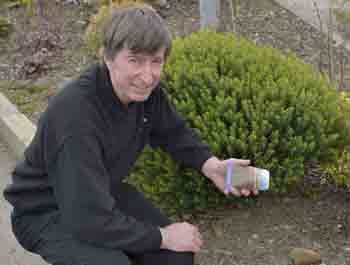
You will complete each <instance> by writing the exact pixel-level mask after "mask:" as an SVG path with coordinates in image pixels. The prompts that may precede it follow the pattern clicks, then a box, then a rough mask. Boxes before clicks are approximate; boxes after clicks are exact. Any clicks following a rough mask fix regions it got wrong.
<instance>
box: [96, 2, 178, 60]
mask: <svg viewBox="0 0 350 265" xmlns="http://www.w3.org/2000/svg"><path fill="white" fill-rule="evenodd" d="M171 41H172V38H171V33H170V31H169V30H168V28H167V26H166V25H165V22H164V20H163V19H162V18H161V17H160V16H159V15H158V14H157V12H156V11H155V10H154V9H153V8H152V7H150V6H148V5H133V6H127V7H120V8H116V9H115V10H114V11H113V12H112V14H111V17H110V18H109V19H108V21H107V23H106V24H105V25H104V30H103V38H102V44H103V55H104V57H105V58H106V59H108V60H113V59H114V58H115V56H116V55H117V53H118V52H119V51H120V50H122V49H123V48H127V49H130V50H132V51H134V52H146V53H149V54H153V53H156V52H157V51H159V50H160V49H161V48H165V57H167V56H168V55H169V53H170V50H171Z"/></svg>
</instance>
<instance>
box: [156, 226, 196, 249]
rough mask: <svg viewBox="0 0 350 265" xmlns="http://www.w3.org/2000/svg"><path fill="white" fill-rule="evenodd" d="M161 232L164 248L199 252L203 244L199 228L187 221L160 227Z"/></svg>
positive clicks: (162, 246)
mask: <svg viewBox="0 0 350 265" xmlns="http://www.w3.org/2000/svg"><path fill="white" fill-rule="evenodd" d="M160 232H161V234H162V245H161V248H163V249H169V250H173V251H190V252H198V251H199V250H200V248H201V246H202V244H203V240H202V236H201V234H200V232H199V230H198V228H197V227H196V226H194V225H191V224H189V223H187V222H183V223H174V224H171V225H168V226H166V227H163V228H160Z"/></svg>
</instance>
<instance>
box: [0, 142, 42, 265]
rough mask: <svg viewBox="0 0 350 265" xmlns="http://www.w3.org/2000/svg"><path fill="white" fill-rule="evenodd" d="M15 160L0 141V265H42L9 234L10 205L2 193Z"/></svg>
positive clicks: (38, 259)
mask: <svg viewBox="0 0 350 265" xmlns="http://www.w3.org/2000/svg"><path fill="white" fill-rule="evenodd" d="M14 164H15V159H14V158H13V156H11V154H10V153H9V150H8V149H7V147H6V146H5V145H4V144H3V142H2V141H1V139H0V187H1V193H0V242H1V243H0V244H1V248H0V265H44V264H45V263H44V262H43V261H42V259H41V258H40V257H38V256H36V255H31V254H29V253H28V252H26V251H25V250H24V249H22V248H21V247H20V246H19V245H18V243H17V242H16V240H15V238H14V236H13V235H12V232H11V226H10V220H9V214H10V210H11V208H10V205H9V204H8V203H7V202H6V201H5V200H4V198H3V196H2V192H3V189H4V187H5V186H6V184H7V183H9V182H10V173H11V170H12V168H13V166H14Z"/></svg>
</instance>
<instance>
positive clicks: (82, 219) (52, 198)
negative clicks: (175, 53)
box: [4, 6, 256, 265]
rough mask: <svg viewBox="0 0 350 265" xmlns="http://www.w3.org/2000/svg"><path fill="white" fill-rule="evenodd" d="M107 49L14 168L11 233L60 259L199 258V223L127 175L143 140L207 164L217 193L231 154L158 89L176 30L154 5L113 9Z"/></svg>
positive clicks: (184, 263) (185, 262)
mask: <svg viewBox="0 0 350 265" xmlns="http://www.w3.org/2000/svg"><path fill="white" fill-rule="evenodd" d="M103 46H104V52H103V60H102V61H103V62H101V63H99V64H96V65H94V66H92V67H91V68H90V69H89V70H87V71H86V72H85V73H83V74H82V75H81V76H80V77H79V78H77V79H76V80H74V81H72V82H71V83H69V84H68V85H66V87H65V88H64V89H63V90H62V91H61V92H60V93H59V94H58V95H56V96H55V97H54V99H52V101H51V102H50V105H49V106H48V108H47V110H46V111H45V112H44V113H43V115H42V117H41V119H40V121H39V124H38V129H37V132H36V135H35V137H34V139H33V141H32V143H31V144H30V145H29V147H28V148H27V149H26V151H25V154H24V160H23V161H21V162H20V163H18V165H17V166H16V168H15V170H14V172H13V183H12V184H11V185H9V187H7V189H6V190H5V192H4V195H5V197H6V199H7V200H8V201H9V202H10V203H11V204H12V205H13V206H14V210H13V213H12V224H13V231H14V234H15V236H16V238H17V239H18V241H19V242H20V244H21V245H22V246H23V247H24V248H26V249H27V250H29V251H31V252H34V253H37V254H39V255H41V256H42V257H43V258H44V259H45V260H46V261H47V262H48V263H50V264H55V265H68V264H73V265H117V264H118V265H126V264H131V263H132V264H138V265H141V264H144V265H166V264H169V265H177V264H178V265H190V264H193V253H195V252H197V251H199V250H200V247H201V245H202V243H203V242H202V238H201V234H200V232H199V231H198V228H197V227H195V226H194V225H192V224H189V223H186V222H182V223H171V222H170V220H169V219H168V218H166V217H165V216H163V215H162V214H161V213H160V212H159V211H158V210H157V209H156V208H154V207H153V206H152V205H151V204H150V203H149V202H148V201H147V200H146V199H145V198H144V197H143V195H142V194H141V193H139V192H138V191H137V190H136V189H135V188H133V187H132V186H130V185H129V184H126V183H125V182H123V179H124V178H125V177H126V176H127V175H128V172H129V170H130V168H131V167H132V165H133V164H134V162H135V160H136V158H137V155H138V154H139V153H140V152H141V150H142V149H143V147H144V146H145V145H146V144H150V145H151V146H159V147H161V148H163V149H164V150H166V151H168V152H169V153H170V154H171V155H172V156H173V157H174V158H175V159H177V160H178V161H180V162H182V163H184V164H185V165H187V166H191V167H194V168H197V169H198V170H201V172H203V174H204V175H205V176H207V177H208V178H210V180H211V181H213V183H214V184H215V185H216V186H217V187H218V188H219V189H220V190H221V191H224V183H225V181H224V174H225V170H226V164H227V162H228V160H223V161H222V160H219V159H218V158H216V157H214V156H213V155H212V154H211V153H210V151H209V150H208V147H207V146H206V145H204V144H202V143H201V142H200V141H199V139H198V138H197V136H195V134H194V133H193V131H192V130H190V129H188V128H186V127H185V123H184V120H183V119H182V118H180V116H179V115H178V114H177V113H176V112H175V110H174V108H173V107H172V106H171V104H170V103H169V101H168V99H167V97H166V95H165V94H164V91H163V88H162V87H160V85H159V80H160V75H161V71H162V67H163V65H164V63H165V60H166V57H167V56H168V55H169V52H170V49H171V36H170V33H169V31H168V30H167V28H166V27H165V25H164V22H163V21H162V19H161V18H160V17H159V16H158V15H157V14H156V12H155V11H154V10H153V9H152V8H150V7H148V6H138V7H135V6H134V7H125V8H120V9H118V10H116V11H115V13H114V14H113V15H112V16H111V19H110V20H109V22H108V23H107V24H106V27H105V30H104V39H103ZM184 89H186V88H184ZM230 161H233V162H234V163H239V164H241V165H248V164H249V161H247V160H238V159H231V160H230ZM251 192H253V193H256V190H248V189H242V190H239V189H235V188H232V193H233V194H235V195H237V196H239V195H241V194H243V195H246V196H248V195H249V194H250V193H251Z"/></svg>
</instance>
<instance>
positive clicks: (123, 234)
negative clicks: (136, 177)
mask: <svg viewBox="0 0 350 265" xmlns="http://www.w3.org/2000/svg"><path fill="white" fill-rule="evenodd" d="M103 152H104V150H103V148H102V143H101V141H100V140H99V138H98V136H97V135H94V134H93V133H85V134H82V135H79V136H69V137H67V138H66V139H65V140H64V141H63V144H62V145H61V146H60V148H59V149H58V150H57V152H56V154H55V155H54V157H55V159H53V161H51V162H50V165H49V170H48V171H49V172H48V175H49V179H50V182H51V184H52V186H53V187H54V195H55V197H56V199H57V201H58V205H59V208H60V210H61V212H62V221H63V224H64V225H65V227H66V228H67V229H68V230H69V231H70V232H71V233H72V234H73V236H74V237H76V238H77V239H78V240H81V241H84V242H87V243H91V244H94V245H96V246H100V247H107V248H115V249H120V250H123V251H127V252H129V253H142V252H145V251H151V250H158V249H159V248H160V244H161V234H160V231H159V229H158V228H156V227H153V226H151V225H148V224H145V223H142V222H139V221H137V220H135V219H134V218H133V217H131V216H126V215H124V214H123V213H122V212H121V211H119V210H118V208H117V207H116V201H115V199H114V197H113V196H112V195H111V193H110V189H111V187H110V176H109V174H108V172H107V169H106V168H105V166H104V163H103Z"/></svg>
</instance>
